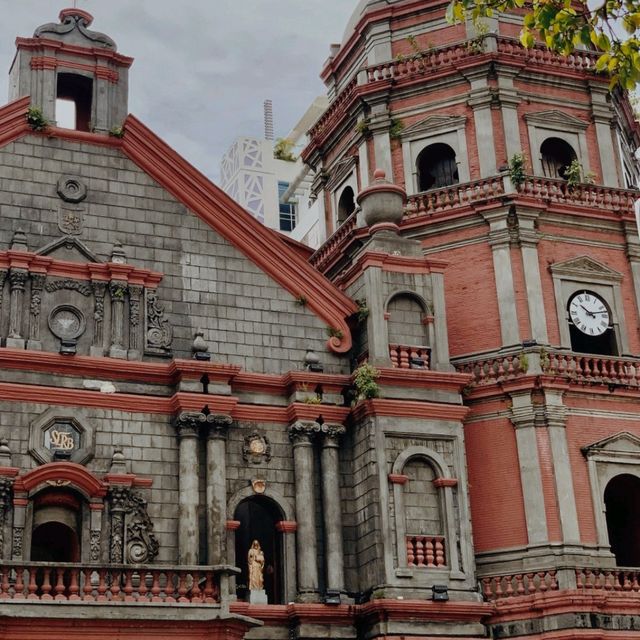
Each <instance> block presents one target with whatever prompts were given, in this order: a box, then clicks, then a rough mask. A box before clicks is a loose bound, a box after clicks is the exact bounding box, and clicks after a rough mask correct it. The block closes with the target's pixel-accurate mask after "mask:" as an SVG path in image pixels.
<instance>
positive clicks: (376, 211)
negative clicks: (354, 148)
mask: <svg viewBox="0 0 640 640" xmlns="http://www.w3.org/2000/svg"><path fill="white" fill-rule="evenodd" d="M406 200H407V194H406V192H405V190H404V189H403V188H402V187H399V186H398V185H395V184H392V183H391V182H388V181H387V179H386V174H385V172H384V171H383V170H382V169H376V170H375V172H374V174H373V183H372V184H371V185H370V186H369V187H367V188H366V189H363V190H362V191H361V192H360V193H359V194H358V198H357V201H358V204H359V205H360V207H361V209H362V215H363V217H364V220H365V222H366V223H367V225H368V226H369V227H376V228H377V230H379V231H380V230H383V229H387V230H393V231H397V225H398V224H399V223H400V222H401V221H402V216H403V215H404V204H405V202H406Z"/></svg>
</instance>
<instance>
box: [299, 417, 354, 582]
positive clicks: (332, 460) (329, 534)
mask: <svg viewBox="0 0 640 640" xmlns="http://www.w3.org/2000/svg"><path fill="white" fill-rule="evenodd" d="M345 431H346V429H345V428H344V427H343V426H342V425H341V424H324V425H322V432H323V438H322V452H321V464H322V506H323V509H324V514H323V515H324V530H325V536H326V540H325V562H326V565H327V591H344V588H345V585H344V551H343V543H342V501H341V499H340V461H339V447H340V438H341V437H342V436H343V435H344V433H345ZM298 519H299V517H298Z"/></svg>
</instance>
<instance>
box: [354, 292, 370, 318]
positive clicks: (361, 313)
mask: <svg viewBox="0 0 640 640" xmlns="http://www.w3.org/2000/svg"><path fill="white" fill-rule="evenodd" d="M356 304H357V305H358V312H357V314H356V315H357V317H358V322H364V321H365V320H366V319H367V318H368V317H369V307H368V306H367V299H366V298H359V299H358V300H356Z"/></svg>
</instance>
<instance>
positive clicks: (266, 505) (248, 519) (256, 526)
mask: <svg viewBox="0 0 640 640" xmlns="http://www.w3.org/2000/svg"><path fill="white" fill-rule="evenodd" d="M234 518H235V520H237V521H239V522H240V527H239V528H238V530H237V531H236V565H237V566H238V567H240V570H241V574H240V576H238V578H237V581H236V584H237V590H236V591H237V595H238V598H239V599H241V600H247V599H248V597H249V590H248V583H249V579H248V566H247V555H248V553H249V548H250V547H251V544H252V542H253V541H254V540H257V541H258V542H259V543H260V546H261V547H262V551H263V552H264V557H265V563H264V588H265V591H266V592H267V600H268V602H269V604H282V602H283V601H284V598H283V585H284V574H283V568H284V567H283V561H282V558H283V550H282V533H280V532H279V531H278V530H277V528H276V525H277V523H278V522H280V521H281V520H282V519H283V516H282V512H281V511H280V508H279V507H278V505H277V504H276V503H275V502H274V501H273V500H271V499H270V498H267V497H265V496H252V497H250V498H247V499H246V500H243V501H242V502H241V503H240V504H239V505H238V507H237V509H236V511H235V516H234Z"/></svg>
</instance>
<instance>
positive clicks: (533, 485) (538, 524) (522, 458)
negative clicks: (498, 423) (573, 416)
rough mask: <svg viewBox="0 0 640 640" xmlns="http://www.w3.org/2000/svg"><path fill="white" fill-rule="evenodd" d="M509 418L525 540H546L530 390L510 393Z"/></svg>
mask: <svg viewBox="0 0 640 640" xmlns="http://www.w3.org/2000/svg"><path fill="white" fill-rule="evenodd" d="M511 400H512V403H513V405H512V407H511V422H512V423H513V426H514V427H515V428H516V442H517V446H518V461H519V464H520V483H521V485H522V497H523V500H524V512H525V518H526V521H527V535H528V538H529V544H536V543H540V542H546V541H547V540H548V533H547V516H546V511H545V508H544V494H543V492H542V474H541V473H540V459H539V457H538V440H537V437H536V424H535V420H536V414H535V409H534V406H533V404H532V402H531V393H530V392H529V391H526V392H524V393H517V394H516V393H514V394H512V395H511Z"/></svg>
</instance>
